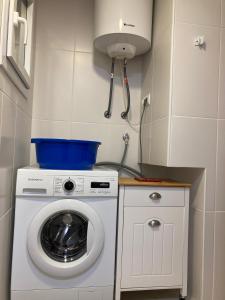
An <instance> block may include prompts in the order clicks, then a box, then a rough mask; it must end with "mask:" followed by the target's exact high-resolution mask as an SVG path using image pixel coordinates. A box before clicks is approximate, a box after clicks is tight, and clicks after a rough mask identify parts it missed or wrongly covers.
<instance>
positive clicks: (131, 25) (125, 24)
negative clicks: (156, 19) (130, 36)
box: [123, 23, 135, 27]
mask: <svg viewBox="0 0 225 300" xmlns="http://www.w3.org/2000/svg"><path fill="white" fill-rule="evenodd" d="M123 25H124V26H129V27H135V25H134V24H128V23H123Z"/></svg>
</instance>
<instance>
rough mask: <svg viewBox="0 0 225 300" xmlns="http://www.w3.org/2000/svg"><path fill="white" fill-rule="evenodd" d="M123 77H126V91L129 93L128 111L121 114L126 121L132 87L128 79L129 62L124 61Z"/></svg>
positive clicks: (128, 109)
mask: <svg viewBox="0 0 225 300" xmlns="http://www.w3.org/2000/svg"><path fill="white" fill-rule="evenodd" d="M123 74H124V75H123V77H124V83H125V86H126V91H127V109H126V111H124V112H122V113H121V118H122V119H126V118H127V117H128V113H129V111H130V87H129V82H128V78H127V60H126V59H124V64H123Z"/></svg>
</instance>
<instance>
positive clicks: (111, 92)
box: [104, 58, 115, 119]
mask: <svg viewBox="0 0 225 300" xmlns="http://www.w3.org/2000/svg"><path fill="white" fill-rule="evenodd" d="M114 69H115V58H112V66H111V79H110V91H109V102H108V108H107V110H106V111H105V113H104V116H105V118H107V119H109V118H111V115H112V113H111V110H112V96H113V80H114Z"/></svg>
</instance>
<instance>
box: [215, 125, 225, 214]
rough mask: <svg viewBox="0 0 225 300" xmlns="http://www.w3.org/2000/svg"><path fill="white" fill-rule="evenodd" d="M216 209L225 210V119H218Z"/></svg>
mask: <svg viewBox="0 0 225 300" xmlns="http://www.w3.org/2000/svg"><path fill="white" fill-rule="evenodd" d="M216 165H217V174H216V211H225V184H224V178H225V120H219V121H218V149H217V163H216Z"/></svg>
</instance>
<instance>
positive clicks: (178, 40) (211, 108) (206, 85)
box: [172, 1, 220, 118]
mask: <svg viewBox="0 0 225 300" xmlns="http://www.w3.org/2000/svg"><path fill="white" fill-rule="evenodd" d="M181 2H183V1H181ZM197 36H204V38H205V41H206V46H205V49H204V48H202V49H199V47H196V46H194V44H193V43H194V39H195V37H197ZM219 46H220V29H219V28H217V27H206V26H199V25H192V24H184V23H176V25H175V31H174V60H173V105H172V113H173V114H174V115H177V116H192V117H206V118H210V117H211V118H216V117H217V97H218V78H219V51H220V50H219Z"/></svg>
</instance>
